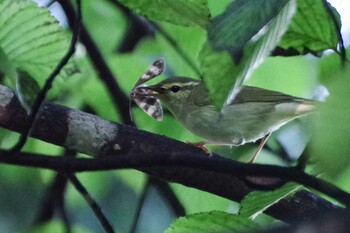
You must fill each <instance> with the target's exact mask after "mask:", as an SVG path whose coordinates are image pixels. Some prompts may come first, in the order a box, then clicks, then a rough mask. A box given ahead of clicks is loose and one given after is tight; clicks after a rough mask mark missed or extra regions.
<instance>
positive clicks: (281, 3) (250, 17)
mask: <svg viewBox="0 0 350 233" xmlns="http://www.w3.org/2000/svg"><path fill="white" fill-rule="evenodd" d="M288 2H289V0H236V1H233V2H232V3H231V4H230V5H229V6H228V7H227V9H226V10H225V12H224V13H222V14H221V15H219V16H218V17H216V18H214V19H213V23H212V24H211V25H210V26H209V29H208V37H209V41H210V42H211V44H212V45H213V48H214V49H215V50H219V51H220V50H228V51H230V52H231V53H232V54H233V56H234V57H236V55H237V54H238V55H239V54H241V53H242V50H243V48H244V46H245V45H246V44H247V42H248V41H249V40H251V39H252V37H253V36H254V35H256V34H257V33H258V32H259V31H260V30H261V29H262V28H264V27H265V26H267V25H268V23H269V22H270V21H271V20H272V19H274V18H275V17H276V15H278V13H279V12H280V11H281V10H282V9H283V8H284V7H285V5H286V4H287V3H288Z"/></svg>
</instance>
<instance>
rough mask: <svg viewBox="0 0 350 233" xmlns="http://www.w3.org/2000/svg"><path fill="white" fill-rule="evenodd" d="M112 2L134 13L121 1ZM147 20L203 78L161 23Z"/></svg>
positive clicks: (123, 9)
mask: <svg viewBox="0 0 350 233" xmlns="http://www.w3.org/2000/svg"><path fill="white" fill-rule="evenodd" d="M109 1H110V2H111V3H112V4H114V5H115V6H116V7H118V8H119V9H120V10H121V11H123V12H124V13H125V14H126V15H129V14H133V12H131V11H130V9H129V8H127V7H125V6H124V5H122V4H121V3H120V2H119V1H115V0H109ZM145 22H148V24H149V25H148V26H150V27H151V28H152V29H153V30H154V31H157V32H158V33H159V34H160V35H161V36H163V38H164V39H165V40H166V41H167V42H168V43H169V44H170V45H171V46H172V47H173V48H174V49H175V51H176V52H177V53H178V54H179V56H180V57H182V59H183V60H184V61H185V62H186V63H187V64H188V66H189V67H190V68H191V69H192V70H193V72H194V73H195V74H196V75H197V76H198V77H201V78H202V75H201V72H200V70H199V69H198V67H197V65H196V64H195V63H194V62H193V60H192V59H191V58H190V57H189V56H188V55H187V53H186V52H185V51H184V50H183V49H182V48H181V47H180V46H179V44H178V43H177V41H176V40H175V39H174V38H172V37H171V35H170V34H169V33H167V32H166V31H165V30H164V29H163V28H162V27H161V26H160V25H159V24H157V23H156V22H153V21H150V20H148V19H146V18H145Z"/></svg>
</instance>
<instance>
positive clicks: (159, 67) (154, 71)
mask: <svg viewBox="0 0 350 233" xmlns="http://www.w3.org/2000/svg"><path fill="white" fill-rule="evenodd" d="M164 64H165V61H164V58H160V59H158V60H156V61H155V62H153V64H152V65H151V66H150V67H148V69H147V70H146V71H145V72H144V73H143V75H142V76H141V78H140V79H139V80H138V81H137V83H136V84H135V87H138V86H140V85H142V84H143V83H145V82H147V81H148V80H151V79H152V78H154V77H157V76H158V75H160V74H161V73H163V71H164Z"/></svg>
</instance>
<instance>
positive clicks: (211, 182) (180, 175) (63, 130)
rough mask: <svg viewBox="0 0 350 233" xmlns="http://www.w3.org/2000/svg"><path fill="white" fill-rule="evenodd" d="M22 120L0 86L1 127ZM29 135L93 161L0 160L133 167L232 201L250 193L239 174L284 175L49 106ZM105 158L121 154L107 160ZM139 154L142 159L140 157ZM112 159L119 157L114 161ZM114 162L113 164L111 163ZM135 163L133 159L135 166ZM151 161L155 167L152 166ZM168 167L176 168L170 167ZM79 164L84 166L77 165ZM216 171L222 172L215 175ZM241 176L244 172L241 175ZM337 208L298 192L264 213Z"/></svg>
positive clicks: (15, 126)
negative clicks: (89, 157)
mask: <svg viewBox="0 0 350 233" xmlns="http://www.w3.org/2000/svg"><path fill="white" fill-rule="evenodd" d="M27 120H28V117H27V115H26V112H25V111H24V110H23V109H22V108H21V106H20V104H19V102H18V100H17V98H16V96H15V94H14V93H13V92H12V91H11V90H10V89H8V88H7V87H4V86H0V126H1V127H4V128H7V129H10V130H13V131H16V132H21V131H22V130H23V129H24V128H25V127H26V125H27ZM30 135H31V136H32V137H34V138H38V139H40V140H43V141H46V142H49V143H53V144H56V145H59V146H63V147H65V148H67V149H70V150H75V151H78V152H82V153H85V154H88V155H91V156H95V157H97V159H93V160H92V159H90V160H89V159H85V160H86V161H85V160H83V159H80V160H79V159H77V158H63V157H60V158H57V157H46V156H37V157H30V156H14V157H12V158H11V157H6V159H5V157H4V156H2V157H1V161H2V162H9V163H12V164H26V165H27V166H29V165H30V164H32V166H37V167H46V168H50V169H54V170H69V169H70V170H69V171H73V170H74V169H73V168H74V166H77V165H78V164H79V163H80V165H81V167H80V170H79V169H77V168H78V167H75V168H76V169H75V171H87V170H101V169H102V168H103V169H105V170H107V169H108V168H109V169H113V168H114V169H115V168H117V167H118V166H119V168H123V164H124V168H126V167H136V168H138V169H139V170H142V171H144V172H146V173H148V174H151V175H153V176H156V177H158V178H160V179H165V180H168V181H171V182H177V183H181V184H183V185H186V186H189V187H194V188H198V189H201V190H204V191H208V192H211V193H213V194H216V195H219V196H222V197H225V198H228V199H230V200H233V201H237V202H239V201H240V200H242V198H243V197H244V196H245V195H247V194H248V193H249V192H251V191H253V190H254V189H253V188H252V187H250V186H248V185H247V184H246V183H245V179H244V177H242V175H247V174H248V173H249V175H259V174H262V168H265V170H264V172H266V173H265V174H266V176H273V175H274V174H273V172H276V171H279V173H280V174H282V173H283V171H284V170H283V169H281V168H279V169H278V168H277V167H274V166H266V165H265V166H263V165H257V164H252V165H247V164H241V163H238V162H235V161H232V160H228V159H225V158H222V157H219V156H217V155H213V157H211V158H210V159H208V158H207V155H206V154H205V153H203V152H202V151H201V150H199V149H198V148H195V147H193V146H190V145H187V144H185V143H181V142H178V141H175V140H172V139H169V138H166V137H163V136H160V135H155V134H152V133H148V132H144V131H140V130H137V129H135V128H134V127H130V126H126V125H122V124H118V123H112V122H110V121H106V120H103V119H100V118H98V117H97V116H94V115H91V114H88V113H84V112H81V111H77V110H73V109H70V108H67V107H64V106H60V105H57V104H53V103H48V102H47V103H45V104H44V105H43V106H42V108H41V110H40V112H39V114H38V116H37V118H36V122H35V125H34V127H33V128H32V131H31V133H30ZM106 155H116V156H117V155H120V156H118V157H111V156H107V157H106ZM142 155H145V156H143V157H142ZM152 155H153V156H152ZM158 155H161V156H158ZM147 156H149V157H147ZM45 157H46V158H45ZM113 158H115V159H116V158H119V160H118V163H116V161H117V160H113ZM35 159H37V160H38V159H39V160H40V161H39V162H41V165H40V166H39V163H38V161H36V162H37V165H35V164H34V163H33V161H35ZM142 159H143V160H142ZM44 160H45V161H44ZM74 161H75V162H76V164H75V163H74ZM79 161H80V162H79ZM113 161H114V163H112V162H113ZM134 161H137V162H138V164H136V163H135V162H134ZM140 161H141V162H142V163H141V162H140ZM159 161H160V162H159ZM181 161H184V163H183V164H185V163H186V162H190V163H191V164H194V165H195V164H196V163H198V166H193V167H189V166H180V164H181V163H180V162H181ZM16 162H17V163H16ZM57 162H59V163H57ZM78 162H79V163H78ZM157 162H158V163H157ZM161 162H164V165H165V166H160V164H161ZM175 162H176V163H175ZM55 163H57V164H55ZM133 163H134V164H133ZM152 163H153V164H157V165H158V166H152V165H153V164H152ZM172 163H174V164H175V165H176V166H171V165H172ZM84 164H85V167H84V166H82V165H84ZM102 165H104V166H102ZM126 165H128V166H126ZM226 165H227V166H226ZM99 166H100V167H99ZM206 166H211V167H214V166H216V167H215V169H216V170H217V171H216V172H215V171H214V170H208V169H204V168H207V167H206ZM218 166H220V167H218ZM82 168H85V170H84V169H82ZM232 168H236V169H235V170H233V169H232ZM230 169H231V170H230ZM237 169H241V170H237ZM242 169H243V170H242ZM220 170H223V171H225V172H226V173H224V172H220ZM240 172H243V173H241V174H240ZM304 174H305V173H304ZM282 175H283V174H282ZM287 178H288V177H286V179H287ZM339 195H341V194H339ZM338 208H339V207H337V206H335V205H333V204H332V203H330V202H328V201H326V200H324V199H322V198H320V197H318V196H316V195H314V194H312V193H310V192H307V191H305V190H303V191H301V192H298V193H297V194H296V195H295V196H294V197H293V198H288V199H283V200H281V201H279V202H278V203H277V204H276V205H274V206H273V207H271V208H269V209H268V210H267V211H266V213H268V214H270V215H271V216H273V217H275V218H278V219H280V220H282V221H286V222H294V221H297V220H298V221H299V220H301V219H302V220H308V219H312V217H313V216H314V215H315V214H317V213H319V212H325V211H330V210H334V209H338Z"/></svg>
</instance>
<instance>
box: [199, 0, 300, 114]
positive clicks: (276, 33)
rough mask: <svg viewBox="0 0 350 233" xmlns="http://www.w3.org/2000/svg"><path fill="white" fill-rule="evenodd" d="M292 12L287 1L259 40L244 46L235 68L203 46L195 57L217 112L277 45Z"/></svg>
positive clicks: (222, 54) (226, 57) (224, 56)
mask: <svg viewBox="0 0 350 233" xmlns="http://www.w3.org/2000/svg"><path fill="white" fill-rule="evenodd" d="M295 8H296V3H295V1H294V0H291V1H289V3H288V4H287V5H285V7H283V8H282V10H281V11H280V12H279V13H278V14H277V15H276V17H275V18H273V19H272V20H271V21H270V22H269V24H268V25H267V26H265V27H264V30H262V31H260V33H259V34H261V35H260V37H259V38H258V39H257V38H255V39H254V40H250V41H249V42H248V44H247V45H246V47H245V48H244V49H243V58H242V59H240V62H239V63H238V64H234V63H233V62H232V61H231V59H230V55H229V53H227V52H224V51H222V52H219V53H218V52H215V51H214V49H212V48H211V47H210V45H208V43H207V44H205V45H204V47H203V49H202V51H201V53H200V55H199V60H200V65H201V70H202V73H203V75H204V81H205V83H206V85H207V88H208V90H209V93H210V97H211V99H212V101H213V103H214V104H215V106H216V107H217V108H219V109H220V108H221V107H222V106H223V104H230V103H231V102H232V101H233V99H234V98H235V95H236V94H237V92H238V91H239V88H240V87H241V85H242V84H243V82H244V81H245V80H247V79H248V78H249V77H250V76H251V74H252V72H253V70H254V69H255V68H256V67H257V66H258V65H259V64H261V63H262V62H263V61H264V59H265V58H266V57H267V56H268V55H269V54H270V52H271V50H272V49H273V48H275V46H276V45H277V44H278V43H279V41H280V38H281V37H282V36H283V34H284V33H285V31H286V30H287V28H288V25H289V23H290V21H291V19H292V16H293V15H294V12H295ZM252 13H254V12H252ZM225 53H226V54H225Z"/></svg>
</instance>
